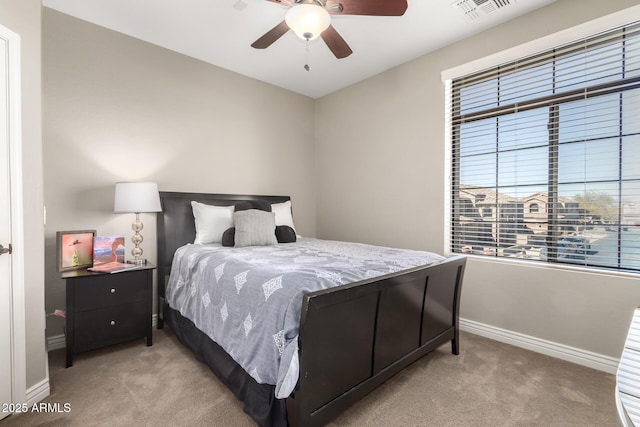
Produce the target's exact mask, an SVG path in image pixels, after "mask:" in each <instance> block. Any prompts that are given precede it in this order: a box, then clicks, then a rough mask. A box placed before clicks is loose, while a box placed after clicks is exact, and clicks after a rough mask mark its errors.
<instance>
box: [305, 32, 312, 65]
mask: <svg viewBox="0 0 640 427" xmlns="http://www.w3.org/2000/svg"><path fill="white" fill-rule="evenodd" d="M304 50H305V53H306V58H307V59H306V61H305V62H306V63H305V64H304V69H305V70H307V71H310V70H311V67H309V39H307V41H306V42H305V48H304Z"/></svg>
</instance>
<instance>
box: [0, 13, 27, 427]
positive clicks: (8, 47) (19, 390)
mask: <svg viewBox="0 0 640 427" xmlns="http://www.w3.org/2000/svg"><path fill="white" fill-rule="evenodd" d="M20 105H21V103H20V37H19V36H18V35H17V34H15V33H13V32H11V31H10V30H8V29H7V28H5V27H3V26H1V25H0V245H2V247H0V404H2V405H3V406H2V408H0V419H2V418H4V417H6V416H7V415H9V414H11V413H12V412H15V411H16V407H15V405H16V404H23V403H24V399H25V397H26V396H25V378H24V377H25V371H26V369H25V353H24V348H25V333H24V332H25V331H24V250H23V244H22V243H23V238H22V237H23V232H22V230H23V229H22V227H23V221H22V217H21V216H22V180H21V173H22V169H21V165H22V160H21V138H20V135H21V122H20ZM11 244H13V245H14V246H15V245H17V246H18V247H19V250H18V251H13V254H12V253H10V251H9V248H10V247H11V246H10V245H11ZM7 405H8V406H7ZM12 405H14V406H12Z"/></svg>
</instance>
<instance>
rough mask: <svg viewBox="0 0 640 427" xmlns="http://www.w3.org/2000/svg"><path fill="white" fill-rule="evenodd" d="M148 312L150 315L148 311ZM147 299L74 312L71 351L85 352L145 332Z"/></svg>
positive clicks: (144, 333)
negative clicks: (73, 333) (73, 334)
mask: <svg viewBox="0 0 640 427" xmlns="http://www.w3.org/2000/svg"><path fill="white" fill-rule="evenodd" d="M149 315H150V314H149ZM146 316H147V309H146V302H145V301H139V302H134V303H128V304H122V305H118V306H114V307H107V308H99V309H96V310H91V311H81V312H77V313H76V316H75V322H74V323H75V324H74V329H75V331H74V332H75V345H74V351H75V352H80V351H86V350H91V349H93V348H98V347H102V346H106V345H111V344H115V343H118V342H122V341H127V340H130V339H134V338H139V337H143V336H145V335H146V322H145V321H146V319H145V317H146Z"/></svg>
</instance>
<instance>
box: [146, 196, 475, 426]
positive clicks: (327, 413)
mask: <svg viewBox="0 0 640 427" xmlns="http://www.w3.org/2000/svg"><path fill="white" fill-rule="evenodd" d="M160 198H161V202H162V212H160V213H158V216H157V238H158V246H157V247H158V307H159V308H161V312H162V315H161V316H159V319H158V328H159V329H161V328H163V326H164V324H165V323H166V324H168V325H169V327H170V328H171V330H172V332H174V334H175V335H176V336H177V338H178V339H179V341H180V342H182V343H183V344H184V345H185V346H186V347H188V348H189V349H191V350H192V351H193V352H194V354H195V356H196V358H197V359H198V360H200V361H201V362H203V363H205V364H207V365H208V366H209V368H210V369H211V370H212V371H213V372H214V373H215V374H216V376H217V377H218V378H219V379H220V380H221V381H222V382H223V383H224V384H225V385H226V386H227V387H228V388H229V389H230V390H231V391H232V392H233V393H234V394H235V395H236V397H237V398H238V399H239V400H241V401H242V402H244V411H245V412H246V413H247V414H248V415H249V416H250V417H251V418H252V419H253V420H254V421H255V422H256V423H257V424H258V425H261V426H286V425H291V426H298V425H300V426H313V425H324V424H326V423H327V422H329V421H330V420H331V419H333V418H335V417H336V416H337V415H338V414H340V413H341V412H342V411H344V410H345V409H346V408H348V407H349V406H350V405H352V404H354V403H355V402H357V401H359V400H360V399H362V398H363V397H364V396H366V395H367V394H368V393H370V392H371V391H372V390H373V389H375V388H376V387H378V386H379V385H380V384H382V383H383V382H384V381H385V380H387V379H388V378H390V377H391V376H393V375H394V374H396V373H397V372H399V371H400V370H402V369H403V368H405V367H406V366H408V365H409V364H411V363H412V362H414V361H416V360H417V359H419V358H420V357H422V356H424V355H425V354H427V353H429V352H431V351H432V350H434V349H436V348H438V347H440V346H441V345H443V344H445V343H447V342H450V343H451V350H452V353H453V354H456V355H457V354H459V333H458V330H459V329H458V311H459V306H460V293H461V286H462V280H463V275H464V269H465V263H466V259H465V258H464V257H461V256H455V257H451V258H446V259H445V258H443V257H438V256H435V255H434V256H435V257H434V258H430V256H431V255H433V254H431V255H429V254H427V253H418V252H415V253H414V252H413V251H406V252H397V256H398V257H399V258H397V259H396V258H394V257H395V256H396V250H394V249H390V248H379V249H380V250H381V251H382V252H380V253H381V255H380V256H379V258H375V259H373V260H369V259H367V260H364V257H359V254H360V252H361V251H364V250H365V249H366V250H367V251H368V250H369V248H368V247H367V248H365V247H363V246H368V245H362V244H353V245H356V246H355V247H352V246H346V245H347V244H346V243H343V242H326V241H319V240H317V239H310V238H305V237H300V236H298V239H297V241H296V242H294V243H282V244H280V243H278V244H276V245H269V246H266V247H251V246H250V247H248V248H241V249H235V248H223V247H221V246H220V245H216V244H212V245H193V244H190V243H193V242H194V240H195V239H196V238H197V237H196V226H195V223H194V211H193V209H194V208H193V207H192V202H197V203H201V204H203V205H206V206H208V207H211V206H214V207H220V208H223V207H229V208H230V209H233V206H234V205H235V204H236V203H238V202H247V201H256V200H257V201H261V203H268V204H272V205H271V206H283V205H284V206H290V205H287V203H290V198H289V197H288V196H250V195H225V194H202V193H176V192H161V193H160ZM276 216H277V214H276ZM291 225H293V224H291ZM200 231H201V230H200ZM200 231H199V233H200ZM240 231H241V230H238V231H236V243H238V241H237V239H238V235H239V234H238V233H239V232H240ZM349 245H351V244H349ZM358 245H359V246H358ZM343 248H348V250H347V252H348V253H349V254H354V257H355V261H354V260H353V259H351V258H349V259H347V258H344V257H342V256H341V255H338V251H339V250H342V249H343ZM354 248H355V249H354ZM372 248H373V247H372ZM334 250H335V252H334ZM314 251H315V252H314ZM203 252H206V254H204V253H203ZM310 254H311V255H310ZM288 255H292V256H294V258H293V260H294V261H292V263H293V264H295V265H293V264H291V265H290V264H288V263H287V262H285V261H282V262H281V261H280V260H281V259H284V258H285V257H286V256H288ZM312 255H313V256H316V257H320V258H322V259H325V260H327V261H330V262H331V266H332V267H336V268H338V267H340V268H341V269H342V270H335V269H334V270H331V271H330V272H329V273H327V272H324V271H323V272H322V273H318V270H317V269H315V267H313V268H311V267H308V266H307V265H305V264H309V263H314V262H316V259H313V257H312ZM205 256H206V257H208V258H206V259H205V258H204V257H205ZM221 256H230V257H232V258H233V259H234V260H239V262H244V263H245V264H244V265H247V263H249V264H252V265H255V266H257V267H256V270H255V271H256V272H255V274H254V273H253V270H252V273H251V276H252V277H253V276H257V275H258V272H260V271H263V270H261V269H262V267H263V266H264V265H269V266H270V267H269V268H279V269H280V270H279V273H278V277H277V279H278V281H279V282H278V283H275V285H274V283H273V282H271V281H268V283H267V285H268V286H267V287H264V286H263V288H261V291H260V292H259V293H261V292H264V297H265V298H266V299H265V301H266V300H269V299H271V300H270V301H269V302H270V303H272V302H273V301H274V300H276V297H272V296H271V295H279V294H280V293H284V292H275V291H274V290H278V291H280V290H281V289H289V288H291V287H292V286H291V283H289V286H288V287H287V286H286V284H287V282H286V281H287V280H289V282H291V281H292V280H300V283H302V282H304V283H305V284H306V283H307V280H306V277H308V276H309V275H313V274H314V272H315V274H316V276H317V277H322V278H323V280H324V282H323V283H325V285H322V286H321V287H320V288H318V289H317V290H309V291H307V290H306V289H316V288H306V287H304V286H302V285H301V286H300V287H301V290H299V293H300V295H296V296H288V297H287V298H289V299H284V300H283V301H285V303H284V304H285V306H284V307H286V309H285V308H283V309H282V310H276V311H277V312H278V313H279V315H280V317H281V318H284V319H285V320H283V322H286V324H287V327H285V328H284V329H283V331H280V332H279V334H280V335H278V334H273V337H272V338H271V336H269V340H273V341H274V342H275V343H276V344H277V345H276V347H277V348H278V351H279V353H277V352H276V353H275V355H276V356H275V358H277V359H278V363H279V364H280V365H279V366H275V367H274V369H275V371H274V372H275V373H274V374H273V375H272V376H273V378H270V377H269V375H271V374H269V373H268V372H266V371H262V370H261V369H262V366H261V364H262V363H266V362H265V361H263V360H262V359H263V358H262V356H263V355H262V354H259V353H262V352H263V349H265V348H266V347H264V346H262V347H260V346H259V344H258V342H259V339H258V338H256V337H257V336H254V338H251V339H248V340H247V341H250V342H251V343H253V345H254V347H253V350H251V349H249V350H248V353H247V355H248V356H247V355H243V354H242V350H241V349H240V347H243V346H244V344H242V345H240V344H238V348H239V349H238V351H236V350H235V347H234V345H235V344H234V343H237V342H238V340H239V339H241V338H244V337H243V336H242V333H241V334H240V338H233V339H231V340H230V342H231V344H230V343H229V342H226V341H224V340H220V339H218V336H219V335H216V334H219V333H222V332H220V331H221V329H220V328H223V327H222V326H219V325H218V326H216V327H215V328H214V327H213V326H212V327H209V326H207V323H203V322H204V320H202V319H200V318H198V317H194V316H195V315H193V316H192V315H191V314H190V313H188V312H187V310H186V308H185V307H187V306H189V303H188V302H186V301H187V300H188V299H189V294H191V296H192V297H193V298H192V299H193V300H195V301H198V304H193V303H192V304H191V305H193V306H194V307H195V309H196V311H206V308H207V307H209V306H210V305H211V307H213V306H215V305H216V304H218V305H217V306H216V307H218V308H217V311H216V313H217V314H216V315H217V316H218V317H220V316H222V317H221V318H222V319H223V320H224V322H226V318H227V316H228V314H227V308H228V307H227V304H226V300H224V299H225V298H229V299H234V298H239V299H238V300H237V301H238V302H239V303H242V304H244V303H245V299H244V298H246V297H244V296H243V297H242V298H240V293H241V289H242V292H243V295H246V293H244V292H245V290H247V289H250V288H249V285H245V286H246V287H245V288H241V287H240V286H242V285H243V284H244V283H245V282H246V276H247V274H246V271H244V272H243V271H241V270H244V267H242V268H240V269H239V270H237V271H234V270H233V268H235V267H234V266H235V264H231V263H230V262H227V260H226V259H224V260H222V261H220V260H219V259H218V258H216V257H221ZM423 256H425V257H426V256H428V257H427V258H424V259H422V258H420V257H423ZM209 257H210V258H209ZM268 257H271V258H268ZM387 258H388V259H387ZM210 259H213V260H214V261H209V260H210ZM345 260H346V261H345ZM389 260H393V261H389ZM174 262H175V263H176V264H175V265H174ZM345 262H347V264H346V265H344V266H340V264H344V263H345ZM349 262H350V263H351V264H348V263H349ZM367 263H369V264H367ZM371 263H374V264H375V263H378V264H379V265H380V266H379V268H378V267H375V266H374V267H372V265H374V264H371ZM385 263H386V264H385ZM416 263H418V264H419V265H415V264H416ZM207 264H210V265H208V266H207ZM354 264H357V265H358V266H361V265H362V271H363V272H364V273H363V274H364V275H362V276H359V277H358V278H357V279H356V280H355V281H351V280H349V281H347V280H346V278H347V277H351V270H350V269H349V268H348V267H349V266H350V265H354ZM187 266H191V267H192V268H191V269H189V268H188V267H187ZM225 266H226V269H223V268H222V267H225ZM172 267H173V269H174V272H173V274H171V273H172ZM205 268H207V270H205ZM265 268H266V267H265ZM372 269H377V272H376V274H369V273H370V272H371V270H372ZM385 269H386V270H385ZM190 271H192V272H193V275H201V276H202V277H205V276H206V277H207V278H208V281H209V282H217V281H218V279H220V278H221V277H222V276H224V275H227V276H233V277H235V279H236V282H235V286H236V291H237V294H238V296H237V297H236V295H234V294H233V292H230V294H229V295H228V296H220V295H217V294H216V292H218V290H217V288H212V290H211V289H210V290H209V291H205V290H203V289H200V288H199V286H200V285H198V286H196V285H195V284H193V283H191V282H190V281H189V280H188V279H186V278H188V277H190V276H189V272H190ZM205 271H206V272H207V273H205ZM209 271H210V273H209ZM354 271H355V269H354ZM282 272H284V273H282ZM280 273H282V274H280ZM243 274H244V276H243ZM289 274H291V275H289ZM304 274H307V276H304ZM296 275H301V276H296ZM343 276H344V277H343ZM369 276H371V277H369ZM183 277H184V278H183ZM238 277H241V278H242V281H241V282H240V286H238V280H237V279H238ZM352 280H353V279H352ZM170 281H172V283H171V286H169V285H170ZM263 282H264V280H263ZM326 283H332V284H331V285H330V286H329V285H326ZM283 284H285V286H282V285H283ZM216 286H218V285H217V284H216ZM220 286H222V285H220ZM229 287H231V288H232V286H231V285H229ZM232 289H233V288H232ZM267 290H268V292H267ZM179 291H180V292H182V294H180V293H179ZM246 292H249V291H248V290H247V291H246ZM196 293H198V294H197V295H196ZM185 295H186V296H185ZM292 295H293V294H292ZM180 298H182V300H181V299H180ZM168 300H171V304H170V303H169V302H168ZM180 301H184V302H183V303H181V302H180ZM286 301H295V302H296V304H294V303H293V302H290V303H288V305H286V304H287V302H286ZM223 302H225V304H224V305H222V303H223ZM220 306H222V309H220ZM203 307H204V308H203ZM231 307H235V306H232V305H231V304H230V305H229V308H230V310H229V311H233V310H234V309H232V308H231ZM265 310H266V309H265ZM270 310H271V309H270ZM159 311H160V310H159ZM210 311H211V310H210ZM271 311H273V310H271ZM220 313H222V315H221V314H220ZM284 313H287V314H286V316H285V314H284ZM256 316H257V314H256V315H254V317H255V318H254V319H251V318H250V316H248V317H247V319H244V320H242V319H240V320H241V323H239V324H237V325H236V326H235V329H241V330H242V332H243V333H244V334H245V335H246V337H249V336H250V335H249V332H251V333H252V334H253V333H254V330H253V329H252V327H253V326H255V325H256V324H263V323H268V322H266V321H262V320H261V319H260V321H259V322H258V321H257V320H258V318H257V317H256ZM291 319H294V320H295V322H294V323H295V325H294V326H295V329H293V328H291V324H292V320H291ZM252 320H253V323H252ZM247 321H248V323H247ZM226 323H228V322H226ZM230 324H231V323H230ZM287 328H289V329H287ZM254 329H258V328H254ZM212 336H213V337H216V340H217V341H214V340H213V339H212V338H211V337H212ZM285 337H287V338H286V339H285ZM267 341H268V340H267ZM285 341H286V343H285ZM285 344H286V345H285ZM269 351H270V350H269ZM278 354H279V356H278ZM256 355H259V356H260V359H261V360H259V361H255V360H254V359H256ZM249 359H250V360H249ZM264 359H265V360H267V361H269V360H270V356H269V355H268V351H267V350H264ZM254 362H255V365H251V363H254ZM269 363H271V362H269ZM241 364H242V365H244V367H243V366H241ZM256 366H257V368H256ZM265 369H266V368H265ZM265 372H266V373H265ZM265 378H267V379H268V380H265ZM276 396H277V397H276Z"/></svg>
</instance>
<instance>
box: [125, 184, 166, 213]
mask: <svg viewBox="0 0 640 427" xmlns="http://www.w3.org/2000/svg"><path fill="white" fill-rule="evenodd" d="M161 210H162V207H161V206H160V195H159V193H158V184H156V183H155V182H117V183H116V196H115V200H114V202H113V211H114V212H115V213H140V212H160V211H161Z"/></svg>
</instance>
